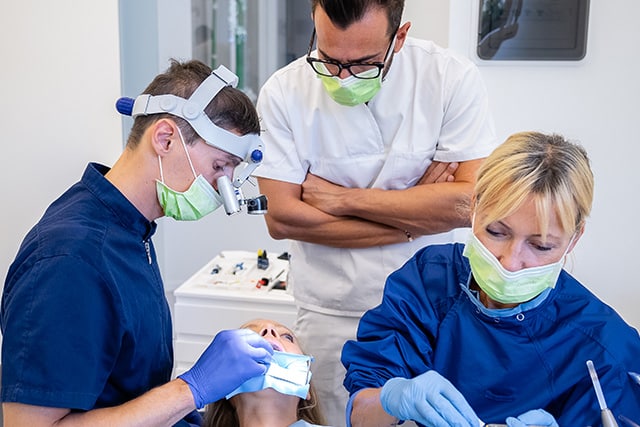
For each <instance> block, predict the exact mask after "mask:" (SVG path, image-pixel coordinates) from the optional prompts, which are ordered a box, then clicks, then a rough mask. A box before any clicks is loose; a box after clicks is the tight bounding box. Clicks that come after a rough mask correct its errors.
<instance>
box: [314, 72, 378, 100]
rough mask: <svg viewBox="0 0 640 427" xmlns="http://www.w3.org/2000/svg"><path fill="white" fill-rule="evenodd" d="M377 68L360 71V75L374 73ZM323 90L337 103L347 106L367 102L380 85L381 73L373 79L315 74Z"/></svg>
mask: <svg viewBox="0 0 640 427" xmlns="http://www.w3.org/2000/svg"><path fill="white" fill-rule="evenodd" d="M377 72H378V70H377V69H374V70H370V71H365V72H364V73H361V75H362V76H366V75H367V74H375V73H377ZM317 76H318V78H319V79H320V80H322V84H323V85H324V88H325V90H326V91H327V93H328V94H329V96H330V97H331V99H333V100H334V101H336V102H337V103H338V104H341V105H345V106H347V107H353V106H354V105H358V104H364V103H365V102H369V101H370V100H371V98H373V97H374V96H375V95H376V93H378V91H379V90H380V88H381V87H382V73H380V75H379V76H378V77H376V78H375V79H359V78H357V77H355V76H349V77H347V78H345V79H341V78H339V77H328V76H322V75H320V74H318V75H317Z"/></svg>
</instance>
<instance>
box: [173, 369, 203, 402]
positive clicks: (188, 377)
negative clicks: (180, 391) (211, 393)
mask: <svg viewBox="0 0 640 427" xmlns="http://www.w3.org/2000/svg"><path fill="white" fill-rule="evenodd" d="M178 378H180V379H181V380H182V381H184V382H185V383H187V385H188V386H189V390H191V394H192V395H193V402H194V403H195V404H196V409H202V408H204V406H205V405H206V402H205V401H204V399H203V398H202V396H201V395H200V392H199V391H198V389H197V388H196V387H195V386H194V385H192V382H193V381H192V375H190V371H187V372H185V373H184V374H182V375H178Z"/></svg>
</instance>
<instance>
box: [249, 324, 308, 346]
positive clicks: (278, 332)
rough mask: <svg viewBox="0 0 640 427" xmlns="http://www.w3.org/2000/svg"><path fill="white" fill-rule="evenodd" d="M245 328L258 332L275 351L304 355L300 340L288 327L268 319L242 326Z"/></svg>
mask: <svg viewBox="0 0 640 427" xmlns="http://www.w3.org/2000/svg"><path fill="white" fill-rule="evenodd" d="M242 327H243V328H246V329H251V330H252V331H254V332H257V333H258V334H259V335H260V336H261V337H263V338H264V339H265V340H267V341H268V342H269V343H270V344H271V346H272V347H273V349H274V350H277V351H284V352H287V353H295V354H303V353H302V350H301V349H300V346H299V344H298V339H297V338H296V336H295V335H294V334H293V332H291V329H289V328H287V327H286V326H284V325H282V324H280V323H278V322H276V321H273V320H267V319H255V320H252V321H250V322H248V323H245V324H244V325H242Z"/></svg>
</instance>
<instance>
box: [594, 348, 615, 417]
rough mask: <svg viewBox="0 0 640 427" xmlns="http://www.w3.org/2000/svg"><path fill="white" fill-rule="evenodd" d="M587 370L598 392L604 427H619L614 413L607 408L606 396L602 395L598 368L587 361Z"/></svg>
mask: <svg viewBox="0 0 640 427" xmlns="http://www.w3.org/2000/svg"><path fill="white" fill-rule="evenodd" d="M587 369H588V370H589V375H590V376H591V382H593V388H594V390H595V391H596V397H597V398H598V404H599V405H600V414H601V416H602V427H618V423H617V422H616V419H615V418H614V416H613V413H612V412H611V410H610V409H609V408H607V402H606V401H605V400H604V394H602V387H600V380H599V379H598V374H597V373H596V368H595V367H594V366H593V362H592V361H591V360H587Z"/></svg>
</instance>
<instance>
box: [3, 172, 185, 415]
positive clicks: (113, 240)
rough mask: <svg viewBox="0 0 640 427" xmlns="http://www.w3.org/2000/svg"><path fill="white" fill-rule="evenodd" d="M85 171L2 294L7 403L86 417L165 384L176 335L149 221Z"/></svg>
mask: <svg viewBox="0 0 640 427" xmlns="http://www.w3.org/2000/svg"><path fill="white" fill-rule="evenodd" d="M107 171H108V168H107V167H105V166H102V165H98V164H90V165H89V166H88V167H87V168H86V170H85V172H84V175H83V177H82V180H81V181H80V182H78V183H77V184H75V185H74V186H72V187H71V188H70V189H69V190H67V192H65V193H64V194H63V195H62V196H61V197H60V198H59V199H58V200H56V201H55V202H54V203H52V204H51V206H49V208H48V209H47V211H46V212H45V214H44V216H43V217H42V219H41V220H40V221H39V222H38V223H37V224H36V225H35V226H34V227H33V229H32V230H31V231H30V232H29V233H28V235H27V236H26V237H25V239H24V241H23V243H22V245H21V247H20V250H19V252H18V254H17V256H16V259H15V261H14V262H13V264H12V265H11V267H10V269H9V272H8V275H7V279H6V282H5V286H4V293H3V296H2V309H1V311H0V322H1V327H2V334H3V341H2V393H1V399H2V401H3V402H20V403H25V404H31V405H39V406H50V407H60V408H71V409H72V410H89V409H93V408H101V407H108V406H114V405H118V404H121V403H124V402H126V401H129V400H131V399H133V398H135V397H137V396H140V395H141V394H143V393H145V392H146V391H148V390H150V389H151V388H153V387H155V386H158V385H161V384H164V383H166V382H167V381H169V380H170V376H171V370H172V367H173V350H172V330H171V329H172V328H171V317H170V312H169V306H168V304H167V301H166V298H165V294H164V288H163V284H162V279H161V277H160V271H159V269H158V265H157V262H156V255H155V251H154V248H153V243H152V242H151V236H152V235H153V233H154V232H155V230H156V224H155V222H150V221H148V220H147V219H146V218H145V217H144V216H143V215H142V214H141V213H140V212H139V211H138V210H137V209H136V208H135V207H134V206H133V205H132V204H131V203H130V202H129V201H128V200H127V199H126V198H125V197H124V196H123V195H122V193H120V192H119V191H118V190H117V189H116V188H115V187H114V186H113V185H112V184H111V183H110V182H109V181H107V180H106V179H105V178H104V176H103V175H104V174H105V173H106V172H107Z"/></svg>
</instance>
